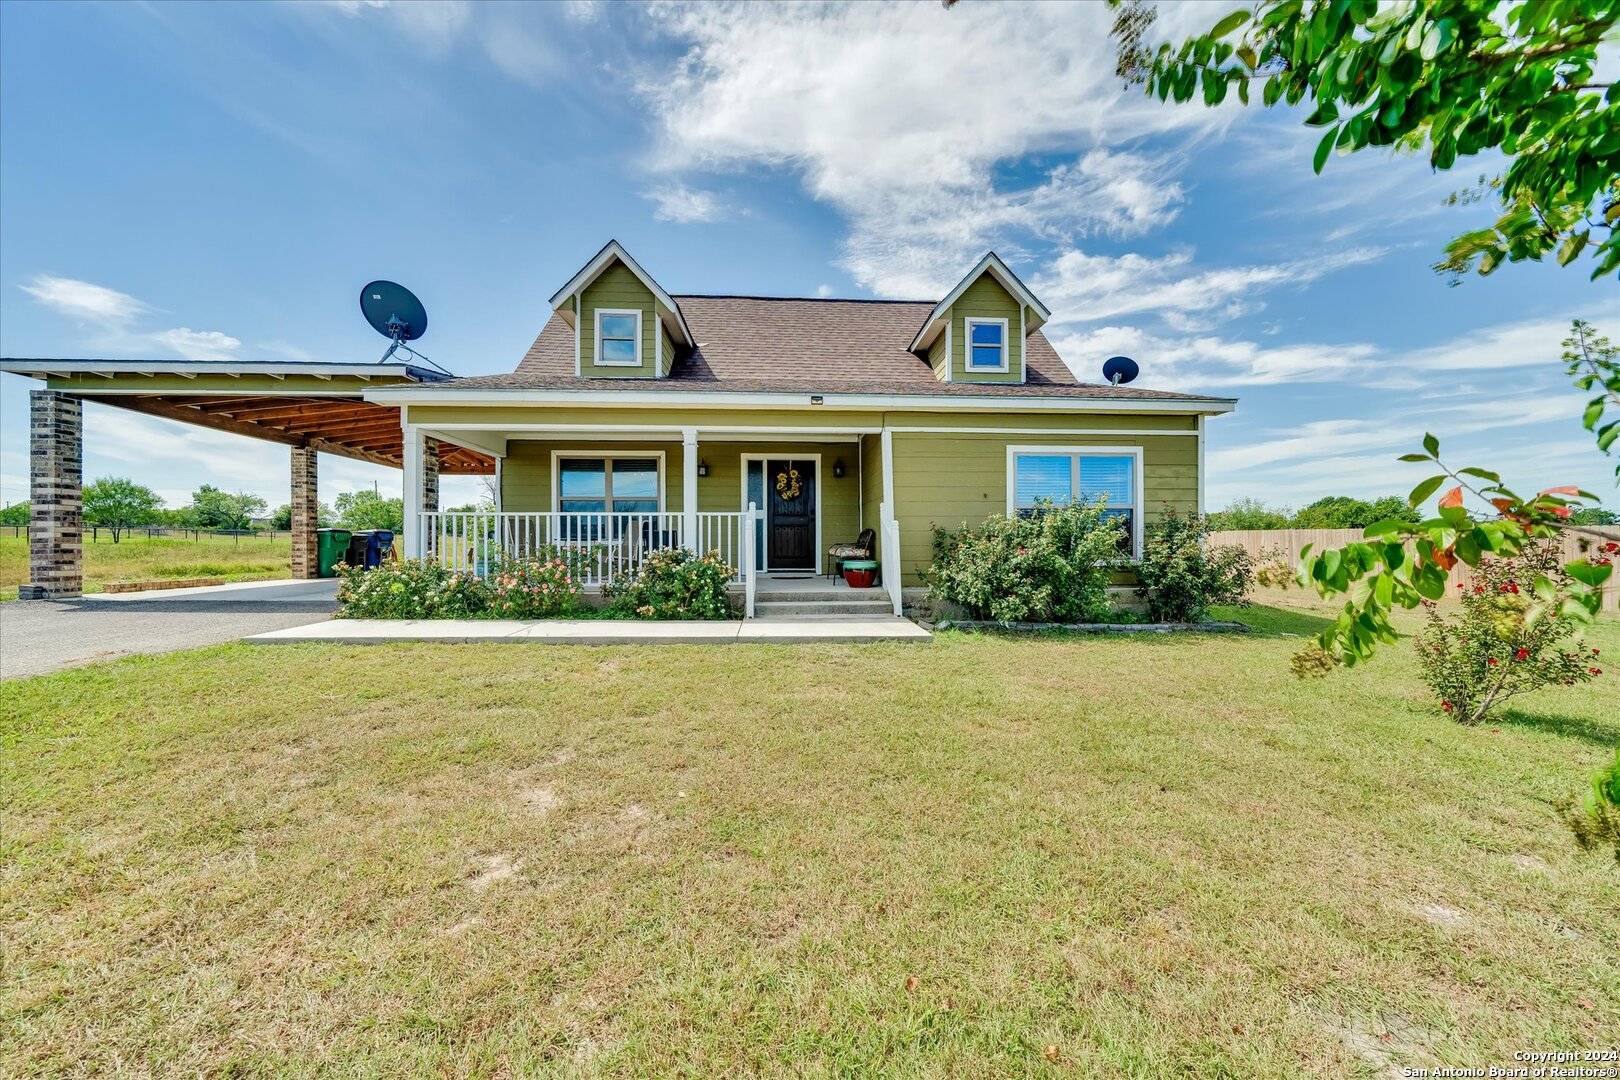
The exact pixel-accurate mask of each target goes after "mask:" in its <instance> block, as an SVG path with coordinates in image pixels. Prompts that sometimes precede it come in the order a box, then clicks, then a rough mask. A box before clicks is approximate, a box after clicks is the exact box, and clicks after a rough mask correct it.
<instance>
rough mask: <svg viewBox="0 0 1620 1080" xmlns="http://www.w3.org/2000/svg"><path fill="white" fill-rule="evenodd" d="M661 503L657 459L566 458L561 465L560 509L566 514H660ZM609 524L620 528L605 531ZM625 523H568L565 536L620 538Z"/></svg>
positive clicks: (618, 520)
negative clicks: (605, 526)
mask: <svg viewBox="0 0 1620 1080" xmlns="http://www.w3.org/2000/svg"><path fill="white" fill-rule="evenodd" d="M658 502H659V484H658V459H657V458H640V457H594V458H592V457H565V458H560V459H559V460H558V462H557V509H558V510H560V511H562V512H563V513H565V514H610V513H611V514H614V515H628V514H656V513H658ZM606 521H612V522H616V524H614V525H613V526H612V527H611V528H607V529H604V528H602V527H601V526H602V524H603V523H604V522H606ZM624 522H625V519H624V518H622V517H614V518H586V519H573V520H572V521H569V520H565V521H564V522H563V523H562V527H561V532H562V533H563V534H564V535H568V536H574V537H577V536H591V537H605V536H609V535H612V536H617V535H618V534H619V533H620V532H622V531H623V527H624ZM638 527H639V526H638Z"/></svg>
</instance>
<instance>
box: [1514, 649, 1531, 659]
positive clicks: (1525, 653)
mask: <svg viewBox="0 0 1620 1080" xmlns="http://www.w3.org/2000/svg"><path fill="white" fill-rule="evenodd" d="M1513 659H1515V660H1528V659H1530V650H1529V649H1520V650H1519V651H1518V652H1516V653H1514V654H1513Z"/></svg>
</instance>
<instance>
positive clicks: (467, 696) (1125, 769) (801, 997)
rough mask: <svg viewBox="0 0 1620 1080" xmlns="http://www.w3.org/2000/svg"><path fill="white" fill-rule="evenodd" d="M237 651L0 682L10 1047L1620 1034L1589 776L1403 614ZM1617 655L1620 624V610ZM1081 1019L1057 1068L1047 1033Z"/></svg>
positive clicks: (1380, 1053)
mask: <svg viewBox="0 0 1620 1080" xmlns="http://www.w3.org/2000/svg"><path fill="white" fill-rule="evenodd" d="M1247 617H1248V619H1249V621H1251V622H1253V623H1254V624H1255V625H1256V626H1257V627H1259V629H1260V632H1259V633H1256V634H1253V635H1189V636H1180V637H1170V638H1157V637H1155V638H1151V639H1144V638H1141V637H1137V636H1135V635H1131V636H1121V637H1084V638H1063V637H1042V638H1031V637H1013V636H1005V635H968V634H944V635H941V636H940V637H939V638H938V639H937V640H936V641H935V642H934V643H933V644H931V645H926V646H901V645H873V646H830V645H829V646H815V647H808V646H786V647H771V646H741V645H737V646H728V647H724V648H715V647H702V646H690V647H681V646H675V647H669V646H665V647H613V648H570V647H522V646H513V645H492V646H410V647H399V648H350V647H340V646H339V647H329V646H296V647H281V648H267V647H262V646H260V647H249V646H225V647H220V648H213V649H206V650H201V651H196V652H191V653H182V654H176V655H171V656H166V657H134V658H129V659H125V660H120V661H117V662H114V663H109V664H105V665H99V666H95V667H89V668H84V669H80V670H76V671H72V672H67V673H62V674H58V675H52V676H46V677H42V678H36V679H30V680H25V681H20V682H11V683H7V684H4V686H3V687H0V738H3V740H4V742H3V746H0V770H3V774H0V781H3V784H4V790H5V791H6V792H7V800H6V805H7V809H6V823H5V828H4V829H3V830H0V845H3V847H0V934H3V937H4V940H5V942H6V952H7V956H6V965H5V974H4V981H3V988H0V1024H3V1025H4V1027H3V1028H0V1032H3V1035H0V1073H10V1074H41V1073H58V1072H60V1073H66V1072H102V1071H108V1072H110V1071H117V1070H120V1069H125V1070H133V1071H136V1072H143V1073H147V1072H151V1073H161V1074H174V1073H199V1072H210V1073H212V1072H230V1071H237V1072H244V1073H283V1072H285V1073H296V1074H305V1073H312V1072H333V1073H338V1074H344V1075H395V1074H410V1075H419V1074H432V1073H449V1074H455V1075H501V1076H504V1075H512V1074H517V1075H604V1076H642V1075H669V1074H682V1075H694V1076H714V1075H759V1074H763V1075H805V1074H810V1075H842V1076H869V1075H886V1076H896V1077H925V1076H930V1077H931V1076H957V1075H962V1076H1047V1075H1050V1076H1066V1075H1096V1076H1143V1077H1149V1076H1154V1077H1156V1076H1165V1075H1184V1076H1198V1077H1207V1076H1217V1077H1219V1076H1229V1077H1239V1076H1241V1077H1268V1076H1276V1077H1282V1076H1294V1075H1298V1074H1300V1073H1305V1074H1311V1075H1326V1076H1344V1075H1384V1074H1388V1073H1390V1072H1391V1071H1392V1070H1395V1071H1397V1074H1398V1070H1399V1068H1400V1067H1402V1066H1407V1065H1413V1066H1421V1065H1434V1064H1446V1065H1452V1066H1477V1067H1483V1066H1485V1065H1488V1064H1496V1065H1499V1066H1505V1065H1510V1064H1512V1063H1513V1058H1512V1054H1513V1053H1514V1052H1515V1051H1517V1050H1525V1049H1531V1050H1555V1049H1578V1048H1583V1047H1585V1048H1592V1047H1600V1046H1606V1045H1610V1044H1612V1042H1613V1037H1614V1033H1615V1032H1616V1031H1617V1030H1620V965H1616V964H1615V963H1614V957H1615V955H1616V953H1617V950H1620V906H1617V905H1616V903H1615V897H1616V895H1620V868H1617V867H1616V865H1615V864H1614V861H1613V860H1612V859H1608V858H1606V857H1604V856H1600V855H1585V854H1582V853H1580V852H1579V851H1577V850H1575V849H1574V848H1573V845H1572V842H1571V841H1570V838H1569V836H1568V835H1567V834H1566V832H1565V831H1564V829H1563V827H1562V826H1561V825H1560V824H1559V823H1558V822H1557V820H1556V818H1555V817H1554V814H1553V812H1552V810H1551V809H1550V804H1551V802H1552V801H1553V800H1555V799H1556V798H1558V797H1559V796H1562V795H1565V794H1568V793H1570V792H1572V791H1574V790H1575V789H1576V788H1577V787H1578V786H1579V785H1580V784H1581V782H1582V781H1583V779H1584V777H1585V776H1586V775H1587V774H1588V772H1589V771H1590V770H1592V769H1594V768H1595V767H1596V766H1597V765H1598V764H1599V763H1600V761H1601V760H1604V759H1606V758H1609V757H1612V754H1613V749H1612V748H1613V745H1614V744H1615V743H1616V742H1617V741H1620V683H1617V682H1616V681H1615V680H1613V679H1610V678H1607V677H1606V678H1604V679H1600V680H1598V682H1597V683H1596V684H1594V685H1590V686H1587V687H1584V688H1574V689H1567V690H1566V689H1559V690H1555V691H1550V692H1546V693H1543V694H1541V695H1538V696H1534V697H1531V698H1530V699H1528V700H1526V701H1525V704H1524V710H1525V711H1523V712H1521V713H1514V714H1509V715H1506V716H1504V717H1503V718H1502V719H1501V720H1500V722H1497V723H1495V724H1492V725H1488V726H1486V727H1482V728H1479V729H1474V730H1465V729H1463V728H1461V727H1459V726H1457V725H1455V724H1453V723H1451V722H1449V721H1446V720H1444V719H1441V718H1439V717H1438V716H1436V715H1435V714H1434V713H1432V712H1431V711H1430V707H1429V703H1428V702H1427V700H1426V697H1425V693H1424V691H1423V688H1422V687H1421V685H1420V684H1419V683H1418V682H1417V680H1416V678H1415V666H1414V664H1413V663H1412V660H1411V657H1410V656H1409V655H1408V654H1407V652H1406V650H1404V649H1398V650H1394V651H1392V652H1391V653H1389V654H1388V655H1387V656H1385V657H1382V658H1380V659H1379V660H1378V661H1376V662H1375V663H1374V664H1373V665H1372V666H1370V667H1363V668H1358V669H1357V670H1355V671H1351V672H1345V673H1341V674H1339V675H1336V676H1335V677H1334V678H1333V679H1332V680H1330V681H1328V682H1326V683H1321V682H1298V681H1295V680H1294V679H1292V678H1291V677H1290V676H1289V675H1288V671H1287V659H1288V656H1289V654H1290V652H1291V651H1292V650H1293V649H1294V648H1295V647H1296V646H1297V645H1298V644H1299V639H1298V638H1297V637H1291V636H1289V635H1297V634H1301V633H1308V632H1310V630H1311V629H1312V628H1314V627H1315V626H1316V625H1318V624H1319V622H1320V616H1319V614H1318V613H1316V612H1313V611H1311V610H1309V609H1308V608H1304V607H1282V606H1278V607H1273V608H1262V609H1255V610H1251V611H1250V612H1249V613H1248V615H1247ZM1592 643H1593V644H1594V645H1598V646H1600V647H1602V648H1603V649H1604V650H1605V652H1607V653H1614V652H1616V651H1620V623H1617V622H1615V621H1613V620H1610V621H1607V622H1605V623H1604V624H1603V625H1601V626H1600V627H1599V628H1598V629H1597V630H1596V631H1595V632H1594V634H1593V636H1592ZM1049 1047H1054V1048H1056V1049H1055V1051H1053V1052H1052V1054H1051V1056H1053V1057H1055V1059H1056V1060H1049V1052H1048V1048H1049Z"/></svg>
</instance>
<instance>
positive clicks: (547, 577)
mask: <svg viewBox="0 0 1620 1080" xmlns="http://www.w3.org/2000/svg"><path fill="white" fill-rule="evenodd" d="M583 558H584V556H583V555H580V554H578V553H575V552H564V551H559V550H557V549H555V548H551V547H545V548H542V549H540V550H538V551H536V552H535V553H534V554H533V555H531V556H528V557H526V558H513V557H498V558H496V559H494V560H493V561H492V562H491V563H490V565H489V568H488V572H487V574H486V576H485V577H483V578H478V577H474V576H473V575H472V574H470V573H466V572H463V571H455V570H450V569H448V568H446V567H444V566H441V565H439V564H438V563H437V562H432V561H428V560H423V559H406V560H404V561H403V562H398V563H384V564H383V565H382V566H379V567H377V568H375V569H372V570H367V569H365V568H363V567H358V566H349V565H347V564H345V563H339V564H338V565H337V568H336V569H337V576H338V593H337V599H338V613H337V617H338V618H340V619H556V618H564V617H567V616H569V615H573V614H575V613H576V612H577V611H578V609H579V597H580V584H579V583H580V581H581V580H582V574H581V570H582V567H581V566H580V562H581V561H582V560H583Z"/></svg>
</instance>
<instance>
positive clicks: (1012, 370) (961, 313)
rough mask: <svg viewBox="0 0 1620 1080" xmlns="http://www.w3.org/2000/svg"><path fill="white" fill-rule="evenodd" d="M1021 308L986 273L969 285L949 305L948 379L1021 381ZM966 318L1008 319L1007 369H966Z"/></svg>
mask: <svg viewBox="0 0 1620 1080" xmlns="http://www.w3.org/2000/svg"><path fill="white" fill-rule="evenodd" d="M1021 310H1022V308H1021V305H1020V304H1019V302H1018V300H1017V298H1015V297H1014V296H1013V295H1012V294H1011V293H1009V292H1008V291H1007V290H1006V289H1003V288H1002V287H1001V282H999V281H997V280H996V279H995V278H994V277H992V276H990V274H989V273H984V274H981V275H979V280H977V281H975V282H974V283H973V284H971V285H969V286H968V287H967V289H966V290H965V291H964V292H963V293H962V295H961V296H959V297H957V298H956V303H954V304H952V305H951V309H950V312H949V314H950V320H951V379H952V381H954V382H979V383H1021V382H1023V381H1024V334H1023V326H1022V324H1023V320H1022V319H1021V318H1020V317H1019V316H1020V312H1021ZM969 318H983V319H1006V320H1007V370H1006V371H993V372H986V371H969V370H968V368H967V326H966V320H967V319H969Z"/></svg>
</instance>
